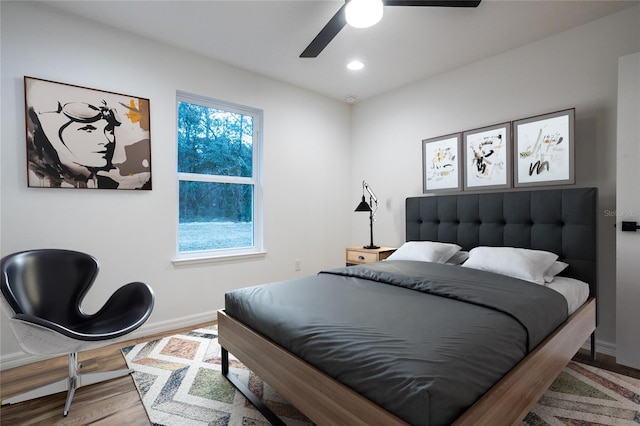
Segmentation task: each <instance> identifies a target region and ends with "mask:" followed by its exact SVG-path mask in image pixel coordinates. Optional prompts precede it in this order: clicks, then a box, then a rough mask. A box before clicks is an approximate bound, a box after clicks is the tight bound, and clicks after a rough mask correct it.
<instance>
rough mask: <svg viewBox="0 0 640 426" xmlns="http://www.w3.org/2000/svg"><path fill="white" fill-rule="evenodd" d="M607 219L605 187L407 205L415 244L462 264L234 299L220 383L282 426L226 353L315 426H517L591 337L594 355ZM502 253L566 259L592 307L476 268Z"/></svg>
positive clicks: (394, 263)
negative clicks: (599, 222)
mask: <svg viewBox="0 0 640 426" xmlns="http://www.w3.org/2000/svg"><path fill="white" fill-rule="evenodd" d="M596 210H597V189H595V188H572V189H555V190H541V191H514V192H504V193H487V194H463V195H443V196H433V197H411V198H408V199H407V200H406V212H405V213H406V241H407V242H408V244H407V246H409V242H432V243H433V244H438V243H444V244H443V245H447V244H448V245H457V246H458V247H459V248H460V251H461V252H470V253H471V257H470V259H469V260H468V261H467V262H465V263H464V264H463V265H464V266H461V265H452V264H447V263H446V262H443V261H442V262H441V261H438V262H418V261H415V260H411V259H407V258H403V257H402V256H399V257H398V258H397V259H393V256H392V258H390V260H389V259H388V260H385V261H382V262H376V263H373V264H368V265H358V266H351V267H347V268H336V269H332V270H327V271H322V272H321V273H319V274H318V275H316V276H311V277H304V278H300V279H296V280H289V281H283V282H279V283H270V284H267V285H263V286H256V287H251V288H247V289H240V290H236V291H234V292H230V293H228V294H227V295H226V302H225V310H221V311H219V312H218V328H219V341H220V344H221V346H222V347H223V365H222V370H223V374H224V375H225V376H226V377H227V378H229V379H230V380H231V381H232V382H233V383H234V384H235V385H236V386H237V387H238V388H239V389H240V390H241V391H242V392H243V393H245V395H246V396H247V397H249V399H250V400H251V401H252V402H253V403H254V404H256V405H257V406H258V408H259V409H261V411H264V412H263V414H265V416H267V418H268V419H269V421H271V422H272V423H274V424H279V422H280V421H279V419H278V418H277V417H275V416H274V415H273V414H271V413H269V412H268V411H267V410H266V409H265V407H264V406H261V404H260V401H259V400H257V398H255V396H253V395H252V394H251V393H250V392H249V391H248V390H247V389H246V388H243V386H242V385H241V384H240V383H239V382H238V381H237V380H235V379H234V376H233V374H229V368H228V352H231V353H232V354H233V355H234V356H235V357H237V358H238V359H239V360H240V361H241V362H243V363H244V364H245V365H246V366H247V367H248V368H249V369H251V370H252V371H254V373H255V374H257V375H258V376H260V377H261V378H262V379H263V380H264V381H266V382H267V383H269V385H270V386H272V387H273V388H274V389H275V390H276V391H277V392H279V393H280V394H281V395H282V396H283V397H284V398H286V399H287V400H289V401H290V402H291V403H292V404H293V405H294V406H296V407H297V408H298V409H299V410H300V411H301V412H303V413H304V414H305V415H306V416H307V417H309V418H310V419H311V420H312V421H313V422H314V423H316V424H321V425H322V424H363V425H364V424H366V425H375V424H379V425H390V424H398V425H400V424H415V425H443V424H452V423H453V424H456V425H467V424H469V425H471V424H473V425H479V424H485V425H491V424H519V423H520V422H521V420H522V419H523V418H524V416H525V415H526V414H527V412H528V411H529V410H530V409H531V408H532V407H533V405H534V404H535V403H536V402H537V400H538V399H539V398H540V396H541V395H542V394H543V393H544V391H545V390H546V389H547V388H548V386H549V385H550V384H551V382H552V381H553V380H554V379H555V377H556V376H557V375H558V374H559V372H560V371H561V370H562V368H563V367H564V366H565V365H566V364H567V362H568V361H569V360H570V359H571V358H572V357H573V355H575V353H576V352H577V351H578V350H579V349H580V347H581V346H582V345H583V344H584V343H585V342H586V341H587V340H589V338H590V337H591V351H592V356H594V355H595V345H594V338H593V333H594V331H595V327H596V323H597V321H596V302H595V299H596V293H597V291H596V289H597V286H596V276H597V259H596V253H597V249H596ZM432 243H423V244H420V246H421V247H422V246H425V245H427V244H432ZM404 247H405V246H403V248H404ZM504 247H511V248H515V249H511V248H510V249H508V250H509V252H508V253H509V254H508V256H511V253H513V252H514V250H522V249H525V250H523V251H526V250H529V251H530V250H533V251H535V253H536V255H537V253H542V252H544V253H555V254H556V255H557V259H556V258H555V257H554V260H553V261H551V262H552V263H555V262H558V261H560V262H563V263H564V264H566V265H567V266H566V268H565V269H564V270H562V271H561V272H560V273H559V275H558V277H560V276H564V277H566V278H567V279H577V280H580V281H582V282H584V283H587V284H586V286H587V290H586V294H585V296H584V299H586V301H582V300H581V301H580V303H579V304H578V305H579V306H574V307H572V308H571V307H570V305H571V303H570V302H569V301H568V299H567V298H566V295H561V294H560V293H558V292H557V291H556V290H554V289H550V288H548V285H546V284H545V282H544V281H543V282H540V283H538V284H532V283H530V282H526V281H523V280H521V279H515V280H514V279H513V278H511V277H506V276H503V275H498V274H495V273H494V272H492V271H485V270H479V269H476V268H472V267H468V266H469V265H471V266H473V264H474V262H477V261H478V260H480V261H484V262H485V263H486V262H487V260H486V259H487V258H486V257H484V258H482V257H480V258H478V256H479V255H478V254H477V253H480V254H483V255H485V256H486V255H487V254H488V255H489V258H491V256H493V257H502V253H504V251H501V250H504ZM496 253H497V254H496ZM527 255H529V252H527ZM508 256H507V258H509V257H508ZM443 260H445V259H443ZM545 260H546V261H548V260H549V259H546V258H545ZM481 263H482V262H481ZM498 263H499V262H498ZM507 263H508V264H515V263H513V262H507ZM468 264H469V265H468ZM519 271H520V269H518V273H519ZM539 278H540V277H537V276H536V279H539ZM558 279H560V278H558ZM545 281H546V280H545ZM541 284H542V285H541ZM322 298H326V300H329V301H330V302H319V301H320V300H323V299H322ZM584 299H583V300H584ZM505 300H509V301H508V302H505ZM274 308H275V309H274ZM447 315H452V316H451V317H448V316H447ZM478 318H482V322H480V321H479V320H478ZM485 321H486V322H485ZM436 324H437V326H436ZM415 339H417V340H415Z"/></svg>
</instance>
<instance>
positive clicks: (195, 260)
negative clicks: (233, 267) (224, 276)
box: [171, 251, 267, 266]
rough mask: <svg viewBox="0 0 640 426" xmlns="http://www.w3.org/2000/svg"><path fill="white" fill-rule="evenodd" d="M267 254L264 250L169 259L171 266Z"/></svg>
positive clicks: (235, 259) (241, 259) (262, 257)
mask: <svg viewBox="0 0 640 426" xmlns="http://www.w3.org/2000/svg"><path fill="white" fill-rule="evenodd" d="M266 255H267V252H266V251H259V252H255V253H242V254H226V255H213V254H212V255H205V256H201V257H195V256H194V257H184V258H175V259H171V263H173V266H189V265H199V264H202V263H219V262H235V261H244V260H251V259H264V257H265V256H266Z"/></svg>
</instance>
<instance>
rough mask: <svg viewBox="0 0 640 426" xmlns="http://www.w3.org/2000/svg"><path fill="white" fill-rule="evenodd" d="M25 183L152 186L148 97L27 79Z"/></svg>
mask: <svg viewBox="0 0 640 426" xmlns="http://www.w3.org/2000/svg"><path fill="white" fill-rule="evenodd" d="M24 88H25V109H26V133H27V168H28V170H27V173H28V176H27V184H28V186H29V187H39V188H90V189H151V136H150V127H149V126H150V119H149V100H148V99H144V98H139V97H135V96H128V95H122V94H118V93H112V92H105V91H102V90H95V89H89V88H85V87H79V86H74V85H70V84H64V83H56V82H53V81H48V80H41V79H37V78H32V77H25V78H24Z"/></svg>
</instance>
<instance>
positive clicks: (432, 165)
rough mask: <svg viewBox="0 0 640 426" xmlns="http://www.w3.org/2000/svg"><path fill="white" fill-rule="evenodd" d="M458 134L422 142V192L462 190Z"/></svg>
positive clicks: (459, 139) (459, 138)
mask: <svg viewBox="0 0 640 426" xmlns="http://www.w3.org/2000/svg"><path fill="white" fill-rule="evenodd" d="M460 142H461V136H460V133H455V134H452V135H447V136H440V137H437V138H432V139H424V140H423V141H422V169H423V188H424V192H439V191H460V190H462V172H461V169H460Z"/></svg>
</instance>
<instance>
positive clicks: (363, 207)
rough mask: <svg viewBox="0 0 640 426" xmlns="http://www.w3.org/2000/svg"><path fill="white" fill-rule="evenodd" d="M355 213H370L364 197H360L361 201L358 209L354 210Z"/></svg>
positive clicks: (369, 207)
mask: <svg viewBox="0 0 640 426" xmlns="http://www.w3.org/2000/svg"><path fill="white" fill-rule="evenodd" d="M354 211H356V212H370V211H371V206H370V205H369V204H368V203H367V202H366V201H365V200H364V195H363V196H362V201H360V204H358V207H356V209H355V210H354Z"/></svg>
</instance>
